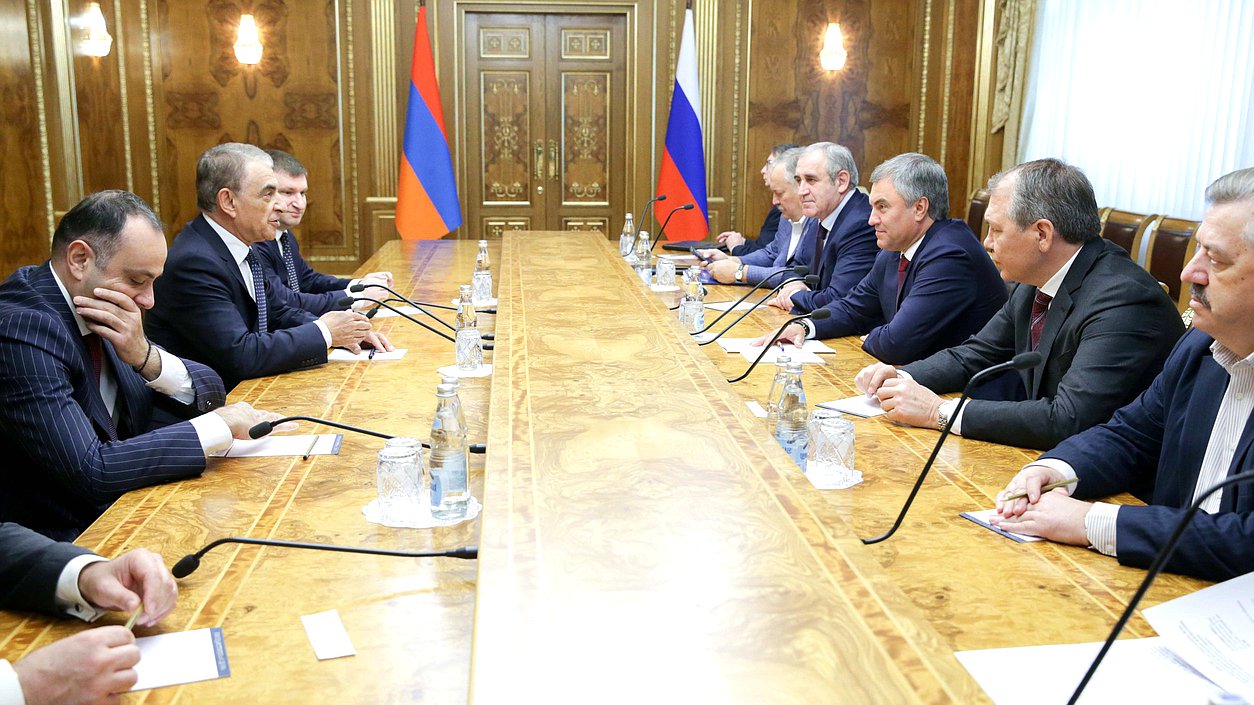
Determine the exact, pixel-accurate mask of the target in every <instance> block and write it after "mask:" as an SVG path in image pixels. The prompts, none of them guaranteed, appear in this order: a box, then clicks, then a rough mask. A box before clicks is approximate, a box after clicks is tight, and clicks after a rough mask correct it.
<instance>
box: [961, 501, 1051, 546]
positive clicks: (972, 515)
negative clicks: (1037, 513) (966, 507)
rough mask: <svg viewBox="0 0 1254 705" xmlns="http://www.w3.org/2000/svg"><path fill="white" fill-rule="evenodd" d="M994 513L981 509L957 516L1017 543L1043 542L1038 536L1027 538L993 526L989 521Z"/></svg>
mask: <svg viewBox="0 0 1254 705" xmlns="http://www.w3.org/2000/svg"><path fill="white" fill-rule="evenodd" d="M996 512H997V510H996V509H982V510H980V511H978V512H963V513H961V514H959V515H958V516H960V517H962V518H963V519H969V520H971V521H972V522H974V523H976V524H979V525H980V526H982V527H984V528H985V529H988V530H989V531H992V532H993V533H996V534H1001V535H1002V536H1005V537H1006V538H1008V539H1010V540H1012V541H1018V542H1019V543H1032V542H1034V541H1044V540H1045V539H1042V538H1041V537H1039V536H1028V535H1027V534H1016V533H1014V532H1013V531H1006V530H1005V529H1002V528H1000V527H997V526H993V524H992V522H990V521H989V519H990V518H992V516H993V514H995V513H996Z"/></svg>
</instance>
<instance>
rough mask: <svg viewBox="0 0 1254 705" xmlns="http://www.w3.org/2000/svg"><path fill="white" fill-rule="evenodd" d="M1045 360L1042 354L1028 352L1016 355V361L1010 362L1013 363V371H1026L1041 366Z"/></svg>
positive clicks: (1033, 351)
mask: <svg viewBox="0 0 1254 705" xmlns="http://www.w3.org/2000/svg"><path fill="white" fill-rule="evenodd" d="M1043 359H1044V358H1042V357H1041V354H1040V353H1038V352H1037V351H1035V350H1029V351H1028V352H1021V353H1019V354H1018V355H1015V356H1014V359H1013V360H1011V361H1010V362H1011V363H1013V364H1012V365H1011V367H1012V368H1013V369H1016V370H1026V369H1029V368H1032V367H1036V366H1037V365H1039V364H1041V360H1043Z"/></svg>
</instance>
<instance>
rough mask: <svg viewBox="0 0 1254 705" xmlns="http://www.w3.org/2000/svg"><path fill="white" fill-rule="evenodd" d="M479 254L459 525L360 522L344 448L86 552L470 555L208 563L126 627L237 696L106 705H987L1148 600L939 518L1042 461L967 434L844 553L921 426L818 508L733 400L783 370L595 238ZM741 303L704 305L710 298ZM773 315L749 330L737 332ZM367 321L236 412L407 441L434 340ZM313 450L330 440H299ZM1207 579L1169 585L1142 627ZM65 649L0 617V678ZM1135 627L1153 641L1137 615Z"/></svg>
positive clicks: (387, 253) (1088, 560) (846, 369)
mask: <svg viewBox="0 0 1254 705" xmlns="http://www.w3.org/2000/svg"><path fill="white" fill-rule="evenodd" d="M490 250H491V252H492V256H493V262H494V273H495V276H496V280H497V281H496V285H497V294H498V298H499V304H498V307H497V313H496V314H495V315H483V316H481V317H480V321H481V327H482V328H483V329H484V330H485V332H489V333H492V334H494V336H495V341H494V347H495V350H493V351H491V352H488V353H487V354H486V359H487V361H488V362H489V363H491V364H492V366H493V372H492V374H491V376H489V377H483V378H467V379H463V380H462V382H461V388H460V395H461V398H462V403H463V405H464V407H465V411H466V417H467V421H468V423H469V426H470V439H471V441H473V442H479V441H486V443H487V444H488V452H487V454H486V455H471V456H470V458H471V465H470V486H471V491H472V493H473V494H474V495H475V496H476V497H477V498H479V499H480V500H481V501H482V504H483V512H482V514H481V515H480V516H479V517H478V518H476V519H474V520H472V521H467V522H464V523H462V524H459V525H457V526H453V527H448V528H437V529H425V530H418V529H393V528H387V527H383V526H379V525H376V524H372V523H370V522H368V521H367V520H366V519H365V517H364V515H363V513H362V508H363V507H364V506H365V505H366V504H367V503H368V502H369V501H370V500H371V499H373V498H374V497H375V494H376V489H375V476H374V468H375V460H376V455H377V452H378V450H379V449H380V448H381V447H382V441H381V440H380V439H377V438H373V437H369V436H362V435H354V434H348V435H346V436H345V438H344V439H343V444H342V446H341V448H340V451H339V453H338V454H337V455H324V456H312V457H310V458H309V459H308V460H302V459H301V458H300V457H272V458H250V459H242V458H241V459H212V460H210V462H209V465H208V468H207V470H206V471H205V472H204V474H203V475H202V476H200V477H198V478H193V479H189V480H185V481H181V482H175V483H170V484H165V485H158V486H155V487H150V488H146V489H143V490H138V491H134V492H131V493H128V494H127V495H125V496H123V497H122V498H121V499H119V500H118V501H117V502H116V503H115V504H114V505H113V506H112V507H111V508H109V509H108V511H106V512H105V513H104V514H103V515H102V516H101V517H100V518H99V519H98V520H97V521H96V522H95V523H94V524H93V525H92V526H91V527H89V528H88V529H87V531H85V532H84V533H83V534H82V536H81V537H80V538H79V540H78V543H79V544H80V545H83V546H86V547H88V548H91V549H93V550H95V551H97V552H99V553H101V554H102V555H106V556H110V555H116V554H118V553H121V552H123V551H126V550H130V549H132V548H139V547H143V548H147V549H150V550H153V551H157V552H159V553H161V554H162V555H163V557H164V558H165V560H166V562H167V564H170V565H172V564H173V563H174V562H175V561H176V560H177V559H178V558H179V557H181V556H183V555H184V554H187V553H190V552H192V551H195V550H196V549H198V548H200V547H201V546H203V545H204V544H205V543H207V542H209V541H212V540H214V539H217V538H220V537H223V536H247V537H254V538H270V539H282V540H294V541H314V542H324V543H335V544H345V545H354V546H368V547H375V548H383V549H393V550H404V551H427V550H444V549H452V548H457V547H460V546H467V545H478V546H479V550H480V553H479V559H478V560H477V561H461V560H456V559H450V558H395V557H379V556H364V555H352V554H340V553H326V552H315V551H298V550H292V549H283V548H261V547H254V546H241V545H227V546H222V547H220V548H218V549H216V550H215V551H213V552H212V553H209V554H208V555H207V556H206V557H205V558H204V560H203V563H202V566H201V567H200V569H199V570H198V571H197V572H195V573H194V574H192V575H190V576H188V577H187V578H185V579H183V580H182V581H180V597H179V604H178V607H177V609H176V610H175V612H174V613H172V614H171V615H170V616H168V617H167V618H166V619H165V620H164V621H163V622H162V623H161V624H159V625H158V626H157V627H155V628H151V629H137V634H138V635H139V636H145V635H150V634H156V633H164V632H174V631H183V630H190V629H199V628H203V627H220V628H221V629H222V631H223V634H224V638H225V644H226V650H227V654H228V657H229V660H230V670H231V674H230V677H227V678H221V679H217V680H210V681H204V682H198V683H191V684H186V685H182V686H177V687H170V688H162V689H156V690H150V691H143V692H138V693H133V694H128V695H127V696H125V697H124V698H123V701H124V702H127V703H237V702H258V703H465V702H473V703H502V702H511V703H513V702H538V701H541V700H543V701H546V702H557V703H567V702H576V701H578V702H585V701H597V702H608V703H619V702H622V703H627V702H683V703H714V702H717V703H740V702H744V703H819V702H823V703H827V702H840V703H890V702H891V703H945V702H961V703H969V702H987V699H986V698H985V696H984V694H983V692H982V691H981V690H980V688H979V686H978V685H977V684H976V683H975V682H974V681H973V680H972V679H971V678H970V677H969V676H968V675H967V673H966V671H965V670H964V669H963V668H962V667H961V665H959V663H958V661H957V660H956V659H955V657H954V656H953V652H954V651H957V650H966V649H982V648H994V647H1006V646H1025V645H1033V644H1049V643H1069V642H1080V641H1097V640H1100V639H1102V638H1103V637H1104V636H1105V634H1106V632H1107V631H1108V630H1109V628H1110V625H1111V624H1112V623H1113V621H1114V620H1115V618H1116V617H1117V616H1118V614H1119V612H1120V611H1121V610H1122V608H1123V605H1124V604H1125V600H1126V599H1127V598H1128V597H1129V596H1130V595H1131V594H1132V592H1133V591H1134V590H1135V587H1136V584H1137V582H1138V581H1139V580H1140V579H1141V577H1142V576H1143V571H1141V570H1138V569H1132V568H1125V567H1122V566H1119V565H1118V563H1117V562H1116V561H1115V560H1113V559H1110V558H1107V557H1104V556H1101V555H1098V554H1096V553H1094V552H1091V551H1089V550H1087V549H1083V548H1078V547H1069V546H1060V545H1055V544H1051V543H1048V542H1040V543H1028V544H1023V543H1016V542H1013V541H1010V540H1008V539H1006V538H1004V537H1002V536H1000V535H998V534H995V533H993V532H991V531H989V530H987V529H985V528H982V527H980V526H978V525H976V524H974V523H972V522H969V521H967V520H965V519H963V518H961V517H959V514H960V513H961V512H964V511H971V510H978V509H984V508H988V507H991V506H992V504H993V496H994V494H995V493H996V492H997V491H999V490H1000V489H1002V488H1003V487H1004V486H1005V484H1006V481H1007V480H1008V479H1009V477H1010V476H1011V475H1013V473H1014V472H1015V471H1016V470H1017V469H1018V468H1019V467H1021V466H1022V465H1023V464H1024V463H1025V462H1027V461H1028V460H1030V459H1032V458H1033V457H1035V455H1036V454H1035V453H1034V452H1032V451H1027V450H1022V449H1017V448H1011V447H1006V446H1000V445H995V444H990V443H984V442H980V441H974V440H970V439H965V438H960V437H953V438H951V439H950V440H949V441H948V442H947V444H946V445H945V447H944V449H943V450H942V451H941V453H940V456H939V457H938V459H937V463H936V466H935V467H934V469H933V471H932V474H931V475H930V477H929V478H928V480H927V481H926V483H925V484H924V486H923V488H922V490H921V492H920V494H919V497H918V499H917V500H916V502H915V506H914V507H913V509H912V511H911V514H910V515H909V516H908V517H907V518H906V521H905V523H904V525H903V526H902V528H901V530H900V531H899V532H898V534H897V535H896V536H895V537H893V538H892V539H890V540H888V541H886V542H884V543H880V544H876V545H871V546H868V545H864V544H863V543H862V542H861V541H860V540H859V537H866V536H873V535H877V534H880V533H882V532H883V531H884V530H886V529H887V528H888V527H889V526H890V525H891V523H892V520H893V518H894V517H895V515H896V513H897V511H898V509H899V508H900V506H901V503H902V501H903V500H904V499H905V497H906V495H907V494H908V492H909V489H910V487H911V485H912V484H913V482H914V480H915V478H916V477H917V474H918V472H919V470H920V469H921V467H922V465H923V462H924V460H925V459H926V458H927V455H928V454H929V453H930V451H931V448H932V445H933V444H934V443H935V441H936V438H937V432H936V431H931V430H925V429H913V428H907V427H902V426H897V425H895V424H893V423H891V422H888V421H886V420H884V419H883V418H872V419H855V420H854V425H855V433H856V453H857V460H856V466H857V469H859V470H861V471H862V472H863V475H864V481H863V482H862V483H861V484H859V485H857V486H855V487H853V488H850V489H846V490H831V491H820V490H817V489H815V488H814V487H813V486H812V485H811V484H810V482H809V480H808V479H807V478H806V477H805V476H804V475H803V474H802V473H801V472H800V470H799V469H798V468H797V466H796V465H795V464H794V463H793V462H792V461H791V459H789V457H788V456H787V455H786V454H785V453H784V452H783V451H782V450H781V449H780V448H779V446H778V444H776V442H775V441H774V439H773V438H772V436H771V434H770V432H769V431H768V430H767V429H766V427H765V424H764V422H763V421H762V420H761V419H758V418H756V417H755V416H754V415H753V414H752V413H751V412H750V410H749V409H748V408H747V407H746V401H764V400H765V397H766V394H767V389H768V387H769V386H770V383H771V379H772V376H773V373H774V368H773V366H771V365H760V366H759V367H758V369H756V370H755V371H754V372H753V373H752V374H751V375H750V376H749V377H748V378H747V379H746V380H745V381H743V382H740V383H737V384H735V385H731V384H728V383H727V381H726V379H725V378H728V377H733V376H735V375H738V374H739V373H740V372H741V371H743V370H744V368H745V366H746V363H745V361H744V360H743V358H742V357H741V356H739V355H729V354H727V353H725V352H724V351H723V350H722V349H721V348H719V347H718V346H717V345H708V346H704V347H702V346H698V345H697V344H696V343H695V342H694V341H693V340H692V339H691V338H690V337H689V336H688V335H687V334H686V333H685V332H684V331H683V330H682V329H681V328H680V327H679V325H678V322H677V320H676V314H675V313H674V312H672V311H670V310H668V309H669V307H671V306H674V305H675V304H676V303H677V302H678V294H671V293H661V294H659V293H655V292H653V291H650V290H649V289H647V288H646V287H645V286H644V285H643V283H642V282H641V281H640V280H639V279H638V278H637V277H636V276H635V274H634V273H633V272H632V271H631V269H630V268H629V267H628V266H627V265H626V264H625V263H624V262H623V261H622V260H621V259H620V258H619V257H618V254H617V249H616V248H614V247H612V246H611V243H610V242H609V241H608V240H606V239H605V238H604V237H602V236H600V235H598V234H589V233H576V232H514V233H507V234H506V235H505V237H504V238H503V239H502V240H500V241H493V242H492V243H491V244H490ZM475 253H476V248H475V244H474V242H473V241H425V242H392V243H389V244H387V245H385V246H384V247H383V248H382V249H381V250H380V251H379V252H378V253H377V254H376V255H375V256H374V257H372V258H371V259H370V260H369V261H367V262H366V263H364V264H363V265H362V267H361V269H360V271H362V272H365V271H375V270H390V271H392V272H393V274H394V276H395V278H396V288H397V289H398V290H399V291H401V292H402V293H405V294H406V295H408V296H410V297H411V298H414V299H418V300H422V301H430V302H437V303H448V302H450V301H451V300H452V299H453V298H455V292H456V290H457V285H458V284H461V283H467V282H469V279H470V276H471V272H472V270H473V267H474V257H475ZM741 293H743V289H740V288H733V287H721V286H715V287H711V288H710V296H709V299H710V300H729V299H732V298H735V297H736V296H738V295H739V294H741ZM442 313H444V314H446V316H445V318H446V319H448V320H451V313H450V312H442ZM708 315H710V316H713V315H714V314H713V313H712V312H711V313H708ZM785 319H786V315H785V314H783V313H782V312H780V311H778V310H776V309H766V308H760V309H758V310H756V311H754V312H753V313H751V314H750V315H749V316H748V317H747V318H746V319H745V320H744V321H743V322H742V323H740V324H739V325H738V326H737V327H736V328H735V329H733V331H732V332H731V333H729V334H728V335H735V336H737V337H750V336H756V335H759V334H761V333H764V332H768V331H771V330H774V329H775V328H776V327H778V326H779V325H780V323H781V322H782V321H783V320H785ZM726 320H727V321H730V320H731V317H730V316H729V317H728V318H727V319H726ZM375 327H376V329H379V330H382V331H383V332H385V333H386V334H387V335H388V336H389V338H390V339H391V340H392V342H393V343H394V344H396V346H397V347H400V348H405V349H407V351H408V352H407V354H406V355H405V357H404V358H402V359H400V360H389V361H385V360H376V361H370V362H347V363H340V362H334V363H328V364H326V365H323V366H320V367H318V368H313V369H308V370H301V371H297V372H293V373H289V374H285V375H279V376H275V377H267V378H262V379H256V380H248V381H245V382H244V383H242V384H241V385H240V386H239V387H237V388H236V389H235V390H234V391H233V392H232V394H231V401H247V402H249V403H251V404H253V405H254V406H257V407H259V408H264V409H269V410H272V411H276V412H278V413H280V414H284V415H308V416H315V417H321V418H326V419H330V420H334V421H339V422H342V423H348V424H353V425H356V426H360V427H364V428H368V429H373V430H378V431H382V432H385V433H389V434H395V435H412V436H417V437H423V438H425V437H426V436H427V434H428V431H429V429H430V423H431V419H432V416H433V413H434V409H435V386H436V384H437V383H438V382H439V377H438V375H437V374H436V372H435V370H436V368H437V367H440V366H444V365H450V364H452V363H453V361H454V360H453V346H452V343H450V342H448V341H446V340H444V339H442V338H439V337H437V336H435V335H432V334H431V333H429V332H427V331H425V330H423V329H421V328H419V327H418V326H415V325H413V324H412V323H410V322H408V321H406V320H404V319H402V318H398V317H392V318H376V319H375ZM832 346H833V347H834V348H836V354H835V355H831V356H825V357H826V358H827V361H826V364H822V365H806V366H805V371H804V375H803V380H804V385H805V388H806V392H807V395H808V398H809V402H810V404H811V405H813V404H815V403H817V402H820V401H829V400H835V399H840V398H844V397H849V396H852V395H854V394H855V393H856V391H855V389H854V387H853V377H854V375H855V374H856V373H857V371H858V370H859V369H861V368H862V367H863V366H865V365H866V364H869V363H870V362H871V361H872V359H871V358H870V357H869V356H868V355H867V354H866V353H864V352H862V351H861V349H860V347H859V342H858V340H857V338H843V339H839V340H837V341H832ZM314 430H317V431H319V432H327V431H332V430H333V429H329V428H327V427H325V426H323V427H316V426H313V425H311V424H308V423H305V424H302V427H301V429H300V431H299V432H301V433H309V432H313V431H314ZM1118 501H1122V502H1129V503H1135V502H1136V500H1135V499H1133V498H1131V497H1121V498H1118ZM1204 585H1205V583H1203V582H1202V581H1198V580H1193V579H1189V578H1184V577H1181V576H1174V575H1165V576H1162V577H1161V578H1160V579H1159V581H1158V582H1157V584H1156V585H1155V586H1154V588H1153V589H1152V590H1151V591H1150V593H1149V595H1148V596H1147V598H1146V600H1145V602H1144V605H1145V606H1149V605H1153V604H1157V603H1159V602H1162V601H1165V600H1167V599H1171V598H1173V597H1176V596H1179V595H1182V594H1185V593H1187V592H1190V591H1193V590H1195V589H1197V588H1199V587H1202V586H1204ZM332 609H334V610H337V611H338V613H339V615H340V617H341V619H342V621H343V623H344V625H345V628H346V630H347V632H348V634H349V636H350V638H351V639H352V642H353V645H354V647H355V649H356V654H355V655H354V656H351V657H347V658H340V659H333V660H327V661H318V660H317V659H316V658H315V656H314V653H313V650H312V649H311V647H310V644H309V641H308V639H307V637H306V635H305V631H304V629H303V627H302V624H301V619H300V618H301V616H302V615H309V614H313V613H317V612H323V611H326V610H332ZM124 620H125V615H118V614H113V615H108V616H106V617H104V618H102V620H101V621H100V622H99V623H101V624H114V623H122V622H123V621H124ZM81 629H83V625H82V623H79V622H76V621H73V620H52V619H48V618H44V617H41V616H36V615H29V614H22V613H0V657H4V658H7V659H10V660H14V659H17V658H21V657H22V656H23V655H25V654H28V653H29V652H31V651H32V650H34V649H37V648H39V647H40V646H44V645H47V644H48V643H51V642H52V641H54V640H56V639H59V638H62V637H65V636H68V635H70V634H72V633H74V632H77V631H79V630H81ZM1127 633H1128V634H1129V635H1131V636H1148V635H1151V634H1152V633H1153V632H1152V630H1151V629H1150V627H1149V626H1148V625H1147V624H1146V623H1145V622H1144V621H1143V620H1142V619H1140V617H1139V616H1138V617H1136V618H1135V619H1134V620H1133V621H1132V622H1131V623H1130V625H1129V628H1128V630H1127ZM1032 677H1034V674H1032V673H1031V672H1030V670H1029V669H1028V668H1026V667H1025V673H1024V678H1025V682H1027V681H1030V679H1031V678H1032Z"/></svg>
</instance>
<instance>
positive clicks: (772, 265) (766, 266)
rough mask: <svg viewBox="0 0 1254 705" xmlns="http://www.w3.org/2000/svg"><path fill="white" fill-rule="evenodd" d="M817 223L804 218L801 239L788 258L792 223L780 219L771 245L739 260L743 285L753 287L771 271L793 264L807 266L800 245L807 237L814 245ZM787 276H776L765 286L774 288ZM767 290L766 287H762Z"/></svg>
mask: <svg viewBox="0 0 1254 705" xmlns="http://www.w3.org/2000/svg"><path fill="white" fill-rule="evenodd" d="M818 229H819V221H817V220H815V219H814V218H806V219H805V223H803V224H802V226H801V237H800V238H799V239H798V242H797V247H796V249H795V250H793V254H792V256H791V257H789V256H788V243H789V241H790V240H792V223H791V222H789V220H788V219H787V218H780V221H779V233H778V234H777V235H776V236H775V238H774V239H773V240H771V244H769V245H767V246H766V247H764V248H762V249H760V250H757V251H755V252H750V253H749V254H747V255H745V256H744V257H741V258H740V262H741V263H742V264H744V265H745V283H746V284H748V285H750V286H753V285H755V284H757V283H759V282H761V281H762V280H763V279H766V278H767V277H768V276H769V275H770V274H771V272H772V271H774V270H776V269H779V268H780V267H788V266H792V265H795V264H807V265H808V264H809V261H810V255H809V254H807V253H806V251H805V248H804V247H802V245H804V244H805V242H806V238H807V236H808V237H809V241H810V243H811V245H810V247H811V248H813V247H814V245H813V243H814V233H816V232H818ZM787 276H788V275H787V274H777V275H776V276H775V277H774V278H772V279H771V281H769V282H767V284H769V285H771V286H774V285H776V284H779V283H780V282H782V281H784V279H785V278H787ZM763 288H767V287H763Z"/></svg>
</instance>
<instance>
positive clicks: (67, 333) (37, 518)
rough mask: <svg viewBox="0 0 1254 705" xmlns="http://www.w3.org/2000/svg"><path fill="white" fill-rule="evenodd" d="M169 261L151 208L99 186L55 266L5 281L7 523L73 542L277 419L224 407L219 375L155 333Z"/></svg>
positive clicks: (1, 412)
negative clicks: (178, 353) (126, 499)
mask: <svg viewBox="0 0 1254 705" xmlns="http://www.w3.org/2000/svg"><path fill="white" fill-rule="evenodd" d="M165 257H166V247H165V235H164V234H163V233H162V231H161V224H160V222H159V221H158V220H157V217H156V215H155V214H153V212H152V209H151V208H149V207H148V204H146V203H144V202H143V200H141V199H140V198H139V197H138V196H136V195H134V194H131V193H127V192H125V191H103V192H101V193H97V194H93V195H91V196H88V197H87V198H85V199H83V201H82V202H81V203H79V204H78V205H76V206H74V207H73V208H71V209H70V210H69V212H67V213H66V214H65V216H64V217H63V218H61V222H60V223H59V224H58V225H57V229H56V231H55V232H54V233H53V237H52V258H51V259H50V260H49V261H48V262H45V263H44V264H42V265H38V266H29V267H22V268H21V269H18V270H17V272H15V273H14V274H13V275H12V276H11V277H9V278H8V280H7V281H5V282H4V284H3V285H0V456H2V457H4V458H5V463H4V466H3V467H4V469H3V471H0V478H2V480H0V482H2V483H3V485H4V490H3V491H0V521H15V522H18V523H21V524H23V525H25V526H27V527H29V528H31V529H34V530H36V531H39V532H40V533H43V534H47V535H48V536H51V537H53V538H58V539H72V538H74V537H75V536H77V535H78V534H79V532H81V531H82V530H83V529H84V528H86V526H87V525H88V524H90V523H91V522H92V521H93V520H95V519H96V517H98V516H99V515H100V513H101V512H103V511H104V509H105V508H106V507H108V505H109V504H110V503H111V502H113V501H114V500H115V499H117V498H118V497H120V496H121V495H122V494H123V493H124V492H127V491H129V490H133V489H136V488H139V487H145V486H147V485H152V484H156V483H160V482H168V481H170V480H176V479H180V478H184V477H191V476H194V475H198V474H200V472H201V471H203V470H204V468H205V458H206V455H207V454H209V453H212V452H215V451H218V450H225V449H226V448H228V447H230V445H231V439H232V437H234V438H247V437H248V436H247V432H248V428H249V427H251V426H252V425H253V424H255V423H258V422H260V421H263V420H266V419H267V418H277V417H275V416H274V415H273V414H265V413H264V412H257V411H255V410H253V409H252V408H251V407H250V406H248V405H247V404H242V403H241V404H234V405H232V406H229V407H222V405H223V403H224V402H225V400H226V392H225V390H224V389H223V386H222V380H221V379H219V378H218V375H217V374H215V373H214V372H213V370H211V369H209V368H208V367H205V366H204V365H200V364H197V363H195V362H191V361H188V360H181V359H179V358H178V357H175V356H174V355H172V354H170V353H168V352H166V351H164V350H162V349H161V348H159V347H157V346H155V345H153V344H152V343H150V342H148V339H147V338H146V337H145V335H144V323H143V318H142V315H141V312H142V310H143V309H149V308H151V307H152V304H153V280H155V279H157V277H159V276H160V275H161V273H162V268H163V266H164V264H165ZM156 412H160V413H156ZM206 412H208V413H206ZM197 414H199V415H197ZM193 416H194V417H195V418H191V420H190V421H184V422H174V421H177V419H179V418H190V417H193Z"/></svg>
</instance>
